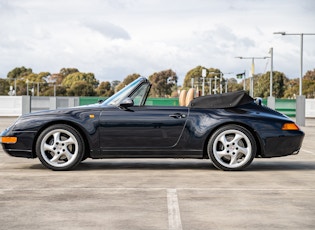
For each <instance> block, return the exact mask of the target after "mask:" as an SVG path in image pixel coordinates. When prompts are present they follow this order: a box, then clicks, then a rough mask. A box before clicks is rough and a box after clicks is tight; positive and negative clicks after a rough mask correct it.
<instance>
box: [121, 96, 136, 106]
mask: <svg viewBox="0 0 315 230" xmlns="http://www.w3.org/2000/svg"><path fill="white" fill-rule="evenodd" d="M133 105H134V102H133V100H132V99H131V98H130V97H127V98H125V99H124V100H122V102H121V103H120V104H119V106H120V107H123V108H128V107H131V106H133Z"/></svg>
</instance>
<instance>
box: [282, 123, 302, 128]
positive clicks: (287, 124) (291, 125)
mask: <svg viewBox="0 0 315 230" xmlns="http://www.w3.org/2000/svg"><path fill="white" fill-rule="evenodd" d="M282 130H299V127H298V126H297V125H296V124H295V123H285V124H283V126H282Z"/></svg>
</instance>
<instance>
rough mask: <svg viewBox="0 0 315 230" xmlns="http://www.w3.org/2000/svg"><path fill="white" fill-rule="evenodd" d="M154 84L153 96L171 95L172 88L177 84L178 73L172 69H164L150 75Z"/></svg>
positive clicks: (151, 94) (152, 88)
mask: <svg viewBox="0 0 315 230" xmlns="http://www.w3.org/2000/svg"><path fill="white" fill-rule="evenodd" d="M149 80H150V82H151V84H152V87H151V92H150V96H151V97H167V96H171V94H172V91H173V90H172V88H173V87H174V86H176V85H177V75H176V73H175V72H174V71H173V70H171V69H168V70H163V71H161V72H157V73H154V74H152V75H151V76H149Z"/></svg>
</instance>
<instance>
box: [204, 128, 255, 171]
mask: <svg viewBox="0 0 315 230" xmlns="http://www.w3.org/2000/svg"><path fill="white" fill-rule="evenodd" d="M207 151H208V155H209V158H210V159H211V160H212V163H213V164H214V166H215V167H217V168H218V169H221V170H225V171H237V170H242V169H244V168H246V167H247V166H249V165H250V164H251V162H252V161H253V159H254V157H255V155H256V151H257V147H256V142H255V138H254V137H253V135H252V134H251V133H250V132H249V131H248V130H247V129H245V128H244V127H242V126H239V125H226V126H223V127H221V128H219V129H218V130H216V131H215V132H214V134H213V135H212V136H211V138H210V140H209V142H208V147H207Z"/></svg>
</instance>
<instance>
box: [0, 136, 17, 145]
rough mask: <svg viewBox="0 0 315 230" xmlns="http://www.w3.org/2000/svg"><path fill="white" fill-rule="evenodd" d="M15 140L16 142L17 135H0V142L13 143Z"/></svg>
mask: <svg viewBox="0 0 315 230" xmlns="http://www.w3.org/2000/svg"><path fill="white" fill-rule="evenodd" d="M16 142H17V137H0V143H4V144H15V143H16Z"/></svg>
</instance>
